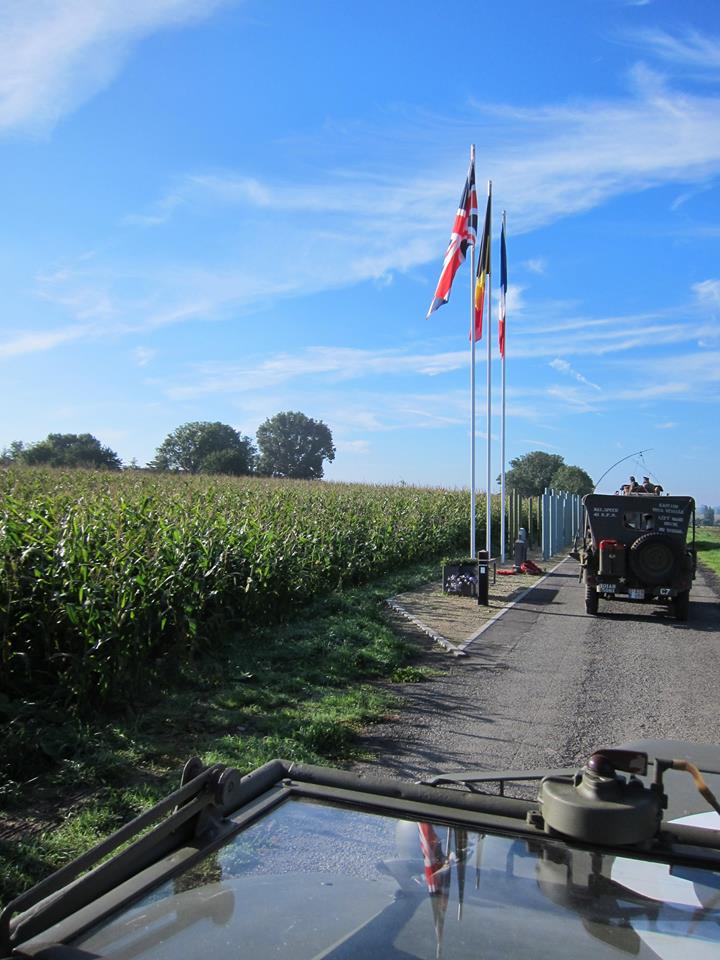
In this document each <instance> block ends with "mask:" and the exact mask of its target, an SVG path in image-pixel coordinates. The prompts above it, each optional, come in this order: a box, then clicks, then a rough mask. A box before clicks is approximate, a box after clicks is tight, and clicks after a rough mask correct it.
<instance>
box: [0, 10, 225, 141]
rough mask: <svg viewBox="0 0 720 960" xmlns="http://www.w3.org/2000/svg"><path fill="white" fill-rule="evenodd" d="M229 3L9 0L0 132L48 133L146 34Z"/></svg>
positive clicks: (2, 22) (0, 14) (0, 72)
mask: <svg viewBox="0 0 720 960" xmlns="http://www.w3.org/2000/svg"><path fill="white" fill-rule="evenodd" d="M225 2H227V0H122V2H117V0H92V2H90V3H88V2H87V0H33V2H29V0H4V3H3V4H2V6H0V131H2V130H5V131H8V130H13V129H24V130H32V131H35V132H39V131H44V130H47V129H48V128H50V127H51V126H52V125H53V124H54V123H56V122H57V121H58V120H59V119H60V117H62V116H63V115H64V114H65V113H67V112H68V111H70V110H73V109H74V108H76V107H78V106H79V105H80V104H82V103H84V102H85V101H86V100H88V99H89V98H90V97H91V96H92V95H93V94H95V93H97V92H98V91H99V90H101V89H103V87H106V86H107V85H108V84H109V83H110V82H111V81H112V80H113V79H114V77H115V76H116V75H117V73H118V71H119V70H120V69H121V67H122V66H123V64H124V62H125V60H126V59H127V57H128V54H129V53H130V50H131V49H132V46H133V44H134V43H137V42H138V41H139V40H141V39H142V38H143V37H144V36H147V35H148V34H150V33H153V32H155V31H156V30H159V29H165V28H168V27H176V26H180V25H182V24H184V23H188V22H191V21H197V20H200V19H203V18H204V17H207V16H209V15H210V14H211V13H212V12H213V11H214V10H216V9H217V8H218V7H220V6H221V5H222V4H223V3H225Z"/></svg>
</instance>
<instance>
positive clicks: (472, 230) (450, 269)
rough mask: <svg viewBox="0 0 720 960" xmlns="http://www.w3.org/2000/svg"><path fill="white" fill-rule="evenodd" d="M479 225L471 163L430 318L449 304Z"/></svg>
mask: <svg viewBox="0 0 720 960" xmlns="http://www.w3.org/2000/svg"><path fill="white" fill-rule="evenodd" d="M477 223H478V205H477V192H476V190H475V161H474V160H471V161H470V169H469V170H468V175H467V180H466V181H465V188H464V189H463V192H462V197H461V198H460V206H459V207H458V211H457V213H456V214H455V222H454V223H453V228H452V233H451V234H450V243H449V244H448V248H447V250H446V251H445V259H444V260H443V268H442V273H441V274H440V279H439V280H438V285H437V290H436V291H435V296H434V297H433V302H432V303H431V304H430V309H429V310H428V312H427V316H428V317H429V316H430V314H431V313H433V312H434V311H435V310H437V308H438V307H441V306H442V305H443V304H444V303H447V302H448V299H449V298H450V288H451V287H452V283H453V280H454V279H455V274H456V273H457V269H458V267H459V266H460V264H461V263H462V262H463V260H464V259H465V255H466V253H467V248H468V247H469V246H470V244H473V245H474V244H475V241H476V240H477Z"/></svg>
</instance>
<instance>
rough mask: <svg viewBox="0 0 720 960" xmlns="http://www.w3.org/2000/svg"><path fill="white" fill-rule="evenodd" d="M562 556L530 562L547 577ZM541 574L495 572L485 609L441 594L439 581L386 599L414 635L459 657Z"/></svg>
mask: <svg viewBox="0 0 720 960" xmlns="http://www.w3.org/2000/svg"><path fill="white" fill-rule="evenodd" d="M565 556H566V554H564V553H563V554H558V555H557V556H555V557H551V558H550V559H549V560H546V561H544V560H543V559H542V558H541V557H540V556H539V555H537V554H536V555H534V556H531V559H532V560H533V561H534V563H536V564H537V565H538V567H539V568H540V569H541V570H542V571H543V574H547V573H549V572H550V571H551V570H552V569H553V568H554V567H555V566H556V565H557V564H558V563H559V562H560V561H561V560H562V559H564V557H565ZM504 569H506V570H507V569H512V565H511V564H506V565H505V567H504ZM543 574H529V573H517V574H514V575H509V574H502V573H500V572H498V574H497V576H496V578H495V582H494V583H493V582H492V575H491V584H490V589H489V591H488V601H489V602H488V606H482V605H478V602H477V600H476V599H475V598H474V597H460V596H454V595H452V594H447V593H443V590H442V581H441V580H440V579H438V580H433V581H431V582H430V583H427V584H424V585H423V586H421V587H419V588H417V589H415V590H410V591H407V592H406V593H400V594H397V595H396V596H394V597H390V598H388V606H389V607H390V609H391V610H393V612H394V613H395V614H396V615H397V616H398V617H401V618H404V619H405V620H407V621H408V622H410V623H411V624H413V626H414V627H415V632H418V631H419V632H421V633H424V634H425V635H426V636H428V637H429V638H430V639H431V640H433V641H435V642H436V643H439V644H440V645H441V646H442V647H444V648H445V649H446V650H447V651H449V652H450V653H457V654H463V653H464V652H465V649H466V647H467V645H468V644H469V643H471V642H472V641H473V640H474V639H475V638H476V637H477V636H478V634H479V633H481V632H482V631H483V630H484V629H485V628H486V627H487V626H489V625H490V623H491V622H494V621H495V620H496V619H498V617H499V616H500V615H501V614H502V612H503V611H504V610H505V609H506V608H507V607H508V606H509V605H510V604H512V603H513V602H516V601H517V600H519V599H520V598H521V597H522V596H523V595H524V594H525V593H527V591H528V590H531V589H532V588H533V587H535V586H537V584H538V582H539V581H541V580H542V576H543ZM394 622H396V623H397V619H396V620H395V621H394Z"/></svg>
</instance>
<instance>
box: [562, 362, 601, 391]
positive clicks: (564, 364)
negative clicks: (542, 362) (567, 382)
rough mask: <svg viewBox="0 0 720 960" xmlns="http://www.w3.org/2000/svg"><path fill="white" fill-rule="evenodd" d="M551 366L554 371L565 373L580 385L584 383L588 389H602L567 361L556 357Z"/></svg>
mask: <svg viewBox="0 0 720 960" xmlns="http://www.w3.org/2000/svg"><path fill="white" fill-rule="evenodd" d="M550 366H551V367H552V368H553V370H557V371H558V372H560V373H565V374H567V375H568V376H569V377H573V378H574V379H575V380H577V381H578V382H579V383H584V384H585V386H586V387H592V388H593V390H600V389H601V387H599V386H598V384H597V383H593V382H592V381H591V380H588V379H587V377H585V376H584V375H583V374H582V373H579V372H578V371H577V370H573V368H572V367H571V366H570V364H569V363H568V361H567V360H561V359H560V358H559V357H556V358H555V359H554V360H551V361H550Z"/></svg>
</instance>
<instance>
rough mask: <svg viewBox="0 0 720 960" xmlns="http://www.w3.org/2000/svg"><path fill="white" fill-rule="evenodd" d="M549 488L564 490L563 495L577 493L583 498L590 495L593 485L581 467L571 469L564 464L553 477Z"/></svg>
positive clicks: (590, 478)
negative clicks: (587, 494)
mask: <svg viewBox="0 0 720 960" xmlns="http://www.w3.org/2000/svg"><path fill="white" fill-rule="evenodd" d="M550 486H551V487H554V489H555V490H564V491H565V493H577V494H578V495H579V496H581V497H584V496H585V494H586V493H592V492H593V489H594V484H593V482H592V477H591V476H590V475H589V474H587V473H586V472H585V471H584V470H583V469H582V468H581V467H571V466H568V464H566V463H564V464H563V465H562V466H561V467H560V468H559V469H558V470H557V471H556V472H555V474H554V475H553V478H552V480H551V482H550Z"/></svg>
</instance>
